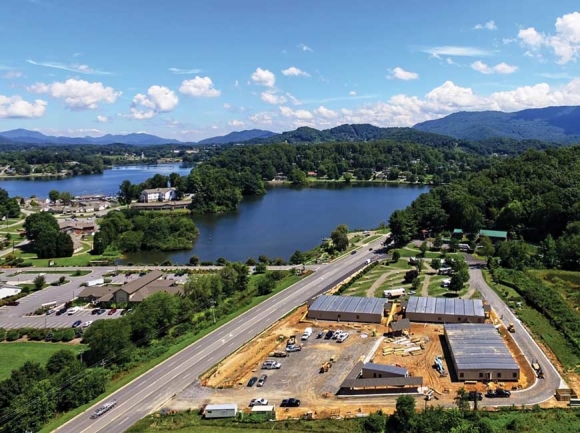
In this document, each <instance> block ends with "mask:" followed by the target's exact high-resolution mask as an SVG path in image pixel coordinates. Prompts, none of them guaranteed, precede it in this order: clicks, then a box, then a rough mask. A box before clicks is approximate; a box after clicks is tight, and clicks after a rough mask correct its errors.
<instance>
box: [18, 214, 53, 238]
mask: <svg viewBox="0 0 580 433" xmlns="http://www.w3.org/2000/svg"><path fill="white" fill-rule="evenodd" d="M24 230H25V233H26V238H27V239H28V240H31V241H33V242H34V241H36V240H37V239H38V236H39V235H40V234H42V233H46V232H54V233H57V232H58V230H59V225H58V222H57V221H56V218H55V217H54V216H52V215H51V214H49V213H48V212H36V213H33V214H31V215H28V216H27V217H26V219H25V220H24Z"/></svg>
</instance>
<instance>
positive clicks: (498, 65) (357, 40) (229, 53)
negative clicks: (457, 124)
mask: <svg viewBox="0 0 580 433" xmlns="http://www.w3.org/2000/svg"><path fill="white" fill-rule="evenodd" d="M0 40H1V41H2V44H1V45H0V131H3V130H9V129H14V128H26V129H34V130H39V131H41V132H44V133H47V134H56V135H67V136H84V135H93V136H98V135H103V134H106V133H128V132H148V133H152V134H156V135H160V136H163V137H170V138H177V139H180V140H194V141H195V140H199V139H202V138H206V137H209V136H214V135H221V134H224V133H227V132H230V131H234V130H243V129H251V128H261V129H269V130H273V131H276V132H279V131H284V130H290V129H294V128H296V127H298V126H302V125H306V126H313V127H316V128H319V129H321V128H329V127H333V126H336V125H339V124H342V123H372V124H375V125H378V126H411V125H413V124H415V123H417V122H421V121H424V120H429V119H435V118H439V117H443V116H445V115H447V114H450V113H453V112H456V111H462V110H470V111H473V110H503V111H517V110H520V109H524V108H532V107H545V106H551V105H580V69H579V66H578V61H579V60H580V59H579V58H580V4H579V3H578V1H577V0H576V1H571V0H559V1H557V2H556V1H553V2H547V1H545V0H543V1H539V0H526V1H523V0H510V1H505V0H502V1H498V0H488V1H485V2H472V1H465V0H462V1H457V0H445V1H443V0H438V1H426V0H421V1H420V0H407V1H405V2H398V1H388V0H380V1H374V0H372V1H370V0H369V1H364V0H360V1H357V2H354V1H352V0H350V1H344V0H318V1H312V0H293V1H282V0H229V1H226V0H191V1H187V0H172V1H169V0H166V1H160V0H155V1H154V0H99V1H90V2H89V1H84V0H2V2H0Z"/></svg>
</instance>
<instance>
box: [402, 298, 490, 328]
mask: <svg viewBox="0 0 580 433" xmlns="http://www.w3.org/2000/svg"><path fill="white" fill-rule="evenodd" d="M405 317H406V318H407V319H409V320H411V321H412V322H434V323H484V322H485V312H484V311H483V302H482V301H481V299H461V298H431V297H421V296H411V297H409V301H408V302H407V306H406V308H405Z"/></svg>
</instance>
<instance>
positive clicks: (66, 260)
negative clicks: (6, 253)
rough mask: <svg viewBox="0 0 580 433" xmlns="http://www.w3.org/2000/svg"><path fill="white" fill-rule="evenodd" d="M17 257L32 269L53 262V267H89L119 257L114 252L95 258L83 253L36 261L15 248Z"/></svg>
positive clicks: (29, 254) (33, 257)
mask: <svg viewBox="0 0 580 433" xmlns="http://www.w3.org/2000/svg"><path fill="white" fill-rule="evenodd" d="M85 251H86V248H85ZM14 253H15V255H16V256H17V257H21V258H22V259H24V261H25V262H26V263H30V264H31V265H32V266H34V267H41V268H42V267H47V266H49V262H53V263H54V264H53V266H90V264H89V262H92V261H99V260H114V259H116V258H118V257H119V254H118V252H116V251H111V252H109V251H105V254H103V255H100V256H96V255H92V254H88V252H83V253H82V254H79V255H77V256H72V257H58V258H54V259H38V258H37V256H36V253H32V252H27V251H23V250H22V249H21V248H16V249H15V251H14Z"/></svg>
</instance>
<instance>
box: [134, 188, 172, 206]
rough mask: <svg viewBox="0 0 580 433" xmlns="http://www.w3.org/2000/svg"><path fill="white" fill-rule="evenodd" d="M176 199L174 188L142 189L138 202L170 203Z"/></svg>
mask: <svg viewBox="0 0 580 433" xmlns="http://www.w3.org/2000/svg"><path fill="white" fill-rule="evenodd" d="M176 198H177V193H176V192H175V188H155V189H144V190H143V191H142V192H141V197H140V198H139V201H140V202H143V203H152V202H156V201H171V200H175V199H176Z"/></svg>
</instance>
